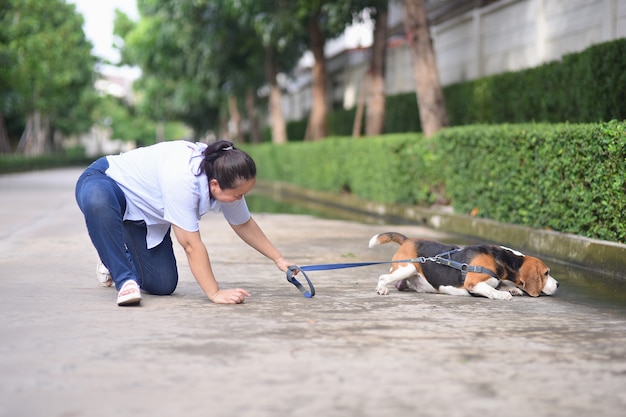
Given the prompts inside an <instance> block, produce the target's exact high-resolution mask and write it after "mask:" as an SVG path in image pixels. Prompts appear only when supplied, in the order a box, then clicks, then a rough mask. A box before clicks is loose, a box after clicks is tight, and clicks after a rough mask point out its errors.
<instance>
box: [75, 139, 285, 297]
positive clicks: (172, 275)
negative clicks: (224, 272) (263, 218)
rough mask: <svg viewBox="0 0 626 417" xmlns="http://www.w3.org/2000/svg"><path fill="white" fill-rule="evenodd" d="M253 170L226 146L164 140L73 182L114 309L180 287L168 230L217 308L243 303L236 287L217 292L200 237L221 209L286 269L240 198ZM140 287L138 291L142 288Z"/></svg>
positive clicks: (105, 161)
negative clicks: (206, 219)
mask: <svg viewBox="0 0 626 417" xmlns="http://www.w3.org/2000/svg"><path fill="white" fill-rule="evenodd" d="M255 180H256V166H255V163H254V161H253V160H252V158H251V157H250V156H249V155H248V154H247V153H245V152H243V151H241V150H239V149H236V148H235V147H234V146H233V144H232V143H231V142H228V141H224V140H222V141H218V142H215V143H212V144H210V145H208V146H207V145H206V144H201V143H192V142H187V141H173V142H162V143H158V144H156V145H152V146H148V147H144V148H139V149H135V150H132V151H130V152H127V153H124V154H121V155H115V156H106V157H102V158H100V159H98V160H97V161H95V162H94V163H93V164H91V165H90V166H89V167H88V168H87V169H86V170H85V171H84V172H83V174H82V175H81V176H80V177H79V179H78V182H77V184H76V201H77V202H78V206H79V207H80V209H81V211H82V212H83V214H84V216H85V222H86V224H87V231H88V232H89V237H90V238H91V241H92V243H93V245H94V246H95V248H96V251H97V252H98V255H99V256H100V260H101V262H102V264H103V265H99V267H98V273H99V275H100V277H101V279H100V281H101V282H102V283H103V285H105V286H111V285H112V284H115V287H116V289H117V290H118V297H117V304H118V305H120V306H123V305H135V304H139V303H140V302H141V290H143V291H145V292H147V293H150V294H157V295H169V294H171V293H172V292H174V290H175V289H176V285H177V284H178V270H177V268H176V259H175V257H174V250H173V247H172V239H171V237H170V230H172V231H173V232H174V236H175V237H176V240H177V241H178V243H180V244H181V246H182V247H183V248H184V250H185V253H186V255H187V259H188V261H189V265H190V267H191V272H192V274H193V276H194V278H195V279H196V281H197V282H198V284H200V287H201V288H202V290H203V291H204V293H205V294H206V296H207V297H208V298H209V299H210V300H211V301H213V302H214V303H225V304H228V303H237V304H238V303H243V302H244V300H245V297H249V296H250V294H249V293H248V291H246V290H244V289H241V288H234V289H220V287H219V285H218V284H217V281H216V280H215V276H214V275H213V271H212V269H211V262H210V260H209V255H208V252H207V250H206V247H205V246H204V244H203V243H202V240H201V238H200V231H199V224H198V221H199V220H200V217H201V216H202V215H203V214H205V213H206V212H208V211H209V210H210V209H212V210H215V211H219V210H221V211H222V213H223V214H224V217H225V218H226V220H227V221H228V222H229V223H230V225H231V227H232V228H233V230H234V231H235V233H237V235H238V236H239V237H240V238H241V239H242V240H243V241H244V242H246V243H247V244H248V245H250V246H251V247H253V248H254V249H256V250H257V251H259V252H260V253H262V254H263V255H265V256H266V257H268V258H270V259H272V260H273V261H274V263H275V264H276V266H277V267H278V268H279V269H280V270H281V271H283V272H285V271H287V267H288V266H289V265H293V263H290V262H288V261H287V260H285V259H284V258H283V256H282V255H281V253H280V252H279V251H278V249H276V248H275V247H274V245H273V244H272V243H271V242H270V241H269V240H268V238H267V237H266V236H265V234H264V233H263V231H262V230H261V229H260V228H259V226H258V225H257V223H256V222H255V221H254V219H253V218H252V217H251V216H250V212H249V211H248V207H247V205H246V201H245V199H244V195H245V194H247V193H248V192H249V191H250V190H251V189H252V187H253V186H254V183H255ZM140 288H141V290H140Z"/></svg>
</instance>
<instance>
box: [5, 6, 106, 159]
mask: <svg viewBox="0 0 626 417" xmlns="http://www.w3.org/2000/svg"><path fill="white" fill-rule="evenodd" d="M82 25H83V19H82V16H81V15H80V14H79V13H77V12H76V9H75V7H74V6H73V5H68V4H66V3H65V2H64V1H61V0H50V1H46V2H41V1H38V0H9V8H8V11H7V13H4V14H3V16H2V27H3V29H2V36H3V37H5V39H7V40H8V41H7V42H6V44H5V45H4V46H3V51H2V52H0V54H4V55H5V57H6V56H8V57H9V59H12V65H11V67H10V68H9V69H8V71H7V72H4V71H3V75H2V76H1V78H2V81H3V82H6V81H9V83H10V84H9V85H11V88H10V89H7V88H5V87H3V88H1V89H0V90H2V92H3V93H4V94H3V95H4V97H5V98H4V100H2V105H1V109H2V112H3V111H6V109H7V108H8V107H9V106H8V104H7V103H8V101H7V99H6V96H7V92H8V95H9V96H11V97H12V99H11V100H10V102H11V103H13V104H14V105H15V107H13V108H12V109H11V111H12V112H13V114H14V115H18V114H23V115H27V117H26V128H25V129H24V133H23V134H22V138H21V140H20V143H19V144H18V151H19V152H22V153H25V154H30V155H39V154H42V153H44V152H45V151H47V150H49V149H51V148H52V146H53V143H52V137H53V132H54V131H55V130H57V129H60V130H62V131H64V132H65V133H71V132H72V131H76V130H77V129H84V128H85V125H84V124H82V125H80V124H79V125H77V126H76V125H74V123H72V120H71V119H72V118H73V117H75V116H76V113H75V112H73V111H72V110H74V109H77V108H80V107H81V105H83V104H84V105H87V104H88V103H89V98H90V97H89V94H86V93H85V90H93V79H94V74H93V66H94V64H95V60H94V58H93V57H92V56H91V47H92V46H91V44H90V43H89V42H88V41H87V39H86V38H85V34H84V33H83V29H82ZM83 108H84V107H83ZM2 112H0V113H2ZM87 113H88V112H82V113H81V115H85V114H87ZM68 118H69V119H68ZM73 121H76V120H73Z"/></svg>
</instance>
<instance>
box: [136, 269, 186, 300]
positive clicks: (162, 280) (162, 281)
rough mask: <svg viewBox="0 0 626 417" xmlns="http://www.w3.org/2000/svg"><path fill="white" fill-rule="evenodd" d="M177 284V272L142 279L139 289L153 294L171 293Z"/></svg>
mask: <svg viewBox="0 0 626 417" xmlns="http://www.w3.org/2000/svg"><path fill="white" fill-rule="evenodd" d="M177 286H178V273H175V274H169V275H161V276H152V277H150V278H146V279H144V280H143V283H142V285H141V289H142V290H144V291H146V292H148V293H150V294H153V295H171V294H172V293H173V292H174V291H175V290H176V287H177Z"/></svg>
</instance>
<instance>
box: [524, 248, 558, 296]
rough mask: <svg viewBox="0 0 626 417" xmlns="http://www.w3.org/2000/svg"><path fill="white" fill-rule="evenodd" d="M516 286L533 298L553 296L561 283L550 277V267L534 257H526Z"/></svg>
mask: <svg viewBox="0 0 626 417" xmlns="http://www.w3.org/2000/svg"><path fill="white" fill-rule="evenodd" d="M516 284H517V285H518V286H520V287H521V288H522V289H523V290H524V291H525V292H526V293H527V294H528V295H530V296H532V297H538V296H539V294H541V293H543V294H545V295H553V294H554V293H555V292H556V289H557V288H558V286H559V282H558V281H557V280H556V279H554V278H552V276H550V268H549V267H548V265H546V264H545V263H543V261H541V260H540V259H538V258H535V257H533V256H524V261H523V262H522V266H521V267H520V269H519V275H518V276H517V282H516Z"/></svg>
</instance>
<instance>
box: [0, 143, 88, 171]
mask: <svg viewBox="0 0 626 417" xmlns="http://www.w3.org/2000/svg"><path fill="white" fill-rule="evenodd" d="M95 159H96V158H88V157H86V156H85V150H84V149H82V148H80V149H78V148H77V149H72V150H69V151H67V152H65V153H50V154H45V155H41V156H24V155H16V154H2V155H0V174H8V173H12V172H21V171H32V170H39V169H47V168H62V167H68V166H87V165H89V164H90V163H92V162H93V161H94V160H95Z"/></svg>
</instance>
